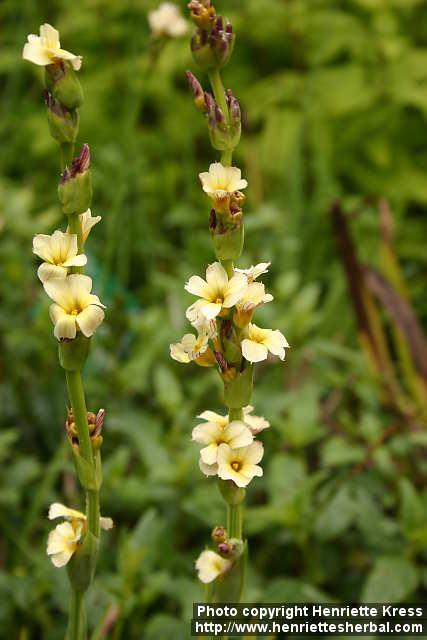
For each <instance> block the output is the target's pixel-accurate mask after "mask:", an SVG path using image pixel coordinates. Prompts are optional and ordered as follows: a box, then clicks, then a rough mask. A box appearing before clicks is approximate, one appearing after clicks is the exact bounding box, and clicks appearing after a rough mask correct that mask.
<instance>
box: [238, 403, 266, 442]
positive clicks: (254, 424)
mask: <svg viewBox="0 0 427 640" xmlns="http://www.w3.org/2000/svg"><path fill="white" fill-rule="evenodd" d="M252 411H254V407H252V406H251V405H250V404H249V405H248V406H247V407H245V408H244V409H243V421H244V423H245V424H246V425H247V426H248V427H249V429H250V430H251V431H252V434H253V435H254V436H256V435H258V433H261V431H264V429H268V427H269V426H270V423H269V421H268V420H266V419H265V418H263V417H262V416H253V415H251V414H252Z"/></svg>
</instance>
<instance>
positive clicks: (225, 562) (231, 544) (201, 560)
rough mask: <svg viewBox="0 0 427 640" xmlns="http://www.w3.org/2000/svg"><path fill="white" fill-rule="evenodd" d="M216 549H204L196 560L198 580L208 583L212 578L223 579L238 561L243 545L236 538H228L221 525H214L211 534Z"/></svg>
mask: <svg viewBox="0 0 427 640" xmlns="http://www.w3.org/2000/svg"><path fill="white" fill-rule="evenodd" d="M211 538H212V542H213V543H214V544H215V547H216V551H212V550H211V549H205V550H204V551H202V553H201V554H200V555H199V557H198V558H197V560H196V571H197V574H198V577H199V580H200V582H203V583H204V584H209V583H210V582H213V581H214V580H217V579H218V580H223V579H224V576H225V575H226V574H227V573H228V572H229V571H231V569H232V568H233V566H234V565H235V564H236V563H237V562H238V560H239V558H240V557H241V555H242V553H243V551H244V545H243V543H242V541H241V540H238V539H237V538H230V536H229V533H228V531H227V529H226V528H225V527H223V526H219V527H215V529H214V530H213V531H212V534H211Z"/></svg>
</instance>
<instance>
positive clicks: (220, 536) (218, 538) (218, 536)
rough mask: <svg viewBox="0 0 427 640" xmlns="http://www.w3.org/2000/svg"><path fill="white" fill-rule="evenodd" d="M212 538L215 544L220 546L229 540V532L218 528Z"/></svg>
mask: <svg viewBox="0 0 427 640" xmlns="http://www.w3.org/2000/svg"><path fill="white" fill-rule="evenodd" d="M211 538H212V540H213V542H215V543H217V544H220V543H221V542H225V541H226V540H228V532H227V529H226V528H225V527H223V526H218V527H215V529H213V531H212V533H211Z"/></svg>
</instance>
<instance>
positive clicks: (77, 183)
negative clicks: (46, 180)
mask: <svg viewBox="0 0 427 640" xmlns="http://www.w3.org/2000/svg"><path fill="white" fill-rule="evenodd" d="M89 167H90V149H89V145H87V144H84V145H83V148H82V151H81V153H80V155H79V156H78V157H77V158H74V160H73V162H72V164H71V167H70V168H69V167H65V169H64V172H63V174H62V176H61V180H60V183H59V187H58V196H59V201H60V202H61V205H62V210H63V212H64V213H65V214H67V215H70V214H77V215H79V214H81V213H84V212H85V211H86V210H87V209H88V208H89V207H90V203H91V200H92V179H91V175H90V168H89Z"/></svg>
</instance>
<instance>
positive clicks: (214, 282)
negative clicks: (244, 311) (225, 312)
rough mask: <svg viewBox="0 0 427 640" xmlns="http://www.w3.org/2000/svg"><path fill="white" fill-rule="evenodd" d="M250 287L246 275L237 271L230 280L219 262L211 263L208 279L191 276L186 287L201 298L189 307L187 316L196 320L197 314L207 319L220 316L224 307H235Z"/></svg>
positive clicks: (207, 274) (208, 269)
mask: <svg viewBox="0 0 427 640" xmlns="http://www.w3.org/2000/svg"><path fill="white" fill-rule="evenodd" d="M247 288H248V282H247V279H246V276H244V275H243V274H242V273H236V274H235V275H234V276H232V278H230V280H229V279H228V275H227V272H226V270H225V269H224V267H223V266H222V265H221V264H220V263H219V262H214V263H213V264H210V265H209V266H208V268H207V269H206V280H203V278H201V277H200V276H191V278H190V279H189V281H188V282H187V284H186V285H185V289H186V290H187V291H188V292H189V293H192V294H193V295H195V296H199V298H200V299H199V300H198V301H197V302H195V303H194V304H193V305H191V307H189V308H188V309H187V317H188V318H189V319H190V318H191V319H190V322H191V321H193V322H194V321H195V320H196V318H197V315H199V316H200V315H202V316H203V317H204V318H205V319H206V320H212V319H213V318H215V317H216V316H218V315H219V314H220V313H221V311H222V309H229V308H231V307H233V306H234V305H235V304H236V302H238V300H239V299H240V298H241V297H242V295H243V294H244V293H245V291H246V289H247Z"/></svg>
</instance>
